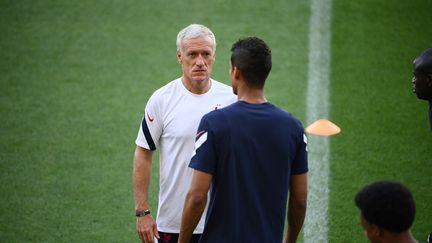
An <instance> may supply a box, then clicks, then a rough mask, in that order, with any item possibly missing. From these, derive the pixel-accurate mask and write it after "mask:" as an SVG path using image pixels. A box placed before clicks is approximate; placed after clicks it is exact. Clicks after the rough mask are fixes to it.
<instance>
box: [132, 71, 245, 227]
mask: <svg viewBox="0 0 432 243" xmlns="http://www.w3.org/2000/svg"><path fill="white" fill-rule="evenodd" d="M211 83H212V84H211V88H210V90H209V91H207V92H206V93H204V94H200V95H198V94H194V93H191V92H189V91H188V90H187V89H186V88H185V87H184V85H183V83H182V81H181V78H178V79H176V80H173V81H171V82H169V83H168V84H167V85H165V86H163V87H162V88H160V89H158V90H156V91H155V92H154V93H153V95H152V96H151V97H150V99H149V100H148V102H147V105H146V108H145V112H144V118H143V121H142V123H141V127H140V129H139V132H138V136H137V139H136V141H135V143H136V144H137V145H138V146H140V147H142V148H145V149H149V150H155V149H157V148H159V149H160V157H159V162H160V167H159V173H160V175H159V207H158V214H157V219H156V223H157V226H158V230H159V231H162V232H167V233H179V232H180V225H181V216H182V212H183V205H184V200H185V196H186V193H187V191H188V189H189V186H190V183H191V180H192V171H193V170H192V169H191V168H189V167H188V166H189V162H190V159H191V155H192V152H193V150H194V144H195V134H196V132H197V128H198V125H199V122H200V120H201V118H202V116H203V115H204V114H206V113H208V112H210V111H212V110H214V109H220V108H222V107H225V106H227V105H230V104H232V103H234V102H235V101H237V96H235V95H234V94H233V91H232V88H231V87H230V86H228V85H225V84H223V83H220V82H217V81H215V80H213V79H212V80H211ZM206 211H207V209H206ZM206 211H204V213H203V217H202V218H201V220H200V222H199V224H198V225H197V227H196V229H195V231H194V233H202V231H203V229H204V219H205V214H206Z"/></svg>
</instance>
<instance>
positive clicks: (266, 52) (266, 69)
mask: <svg viewBox="0 0 432 243" xmlns="http://www.w3.org/2000/svg"><path fill="white" fill-rule="evenodd" d="M231 52H232V54H231V65H232V66H233V67H237V69H239V70H240V71H241V72H242V74H243V76H244V78H245V79H246V81H247V83H248V85H249V86H251V87H255V88H262V87H263V86H264V83H265V80H266V78H267V76H268V74H269V73H270V70H271V68H272V59H271V49H270V47H269V46H268V45H267V44H266V43H265V42H264V41H263V40H261V39H260V38H258V37H246V38H243V39H240V40H238V41H237V42H236V43H234V44H233V46H232V48H231Z"/></svg>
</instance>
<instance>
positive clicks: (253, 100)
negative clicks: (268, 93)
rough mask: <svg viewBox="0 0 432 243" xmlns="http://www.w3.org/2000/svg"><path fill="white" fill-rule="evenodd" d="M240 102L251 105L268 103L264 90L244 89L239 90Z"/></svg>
mask: <svg viewBox="0 0 432 243" xmlns="http://www.w3.org/2000/svg"><path fill="white" fill-rule="evenodd" d="M237 97H238V100H241V101H245V102H247V103H250V104H261V103H265V102H267V99H266V97H265V95H264V90H262V89H244V90H239V92H238V95H237Z"/></svg>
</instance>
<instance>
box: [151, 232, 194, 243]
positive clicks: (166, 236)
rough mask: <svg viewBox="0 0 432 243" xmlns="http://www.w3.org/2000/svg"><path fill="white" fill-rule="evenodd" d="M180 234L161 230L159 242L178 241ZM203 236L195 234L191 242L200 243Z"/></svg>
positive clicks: (175, 242)
mask: <svg viewBox="0 0 432 243" xmlns="http://www.w3.org/2000/svg"><path fill="white" fill-rule="evenodd" d="M178 238H179V234H176V233H164V232H160V231H159V240H158V243H177V242H178ZM200 238H201V234H193V235H192V239H191V241H190V243H198V241H199V239H200Z"/></svg>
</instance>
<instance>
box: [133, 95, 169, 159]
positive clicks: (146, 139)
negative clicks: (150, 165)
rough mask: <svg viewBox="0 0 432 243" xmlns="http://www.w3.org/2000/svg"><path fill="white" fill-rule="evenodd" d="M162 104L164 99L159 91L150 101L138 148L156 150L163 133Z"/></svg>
mask: <svg viewBox="0 0 432 243" xmlns="http://www.w3.org/2000/svg"><path fill="white" fill-rule="evenodd" d="M162 102H163V99H162V97H161V96H160V95H159V92H157V91H156V92H155V93H153V95H152V96H151V97H150V99H149V100H148V102H147V105H146V108H145V110H144V116H143V119H142V121H141V126H140V128H139V131H138V136H137V138H136V140H135V143H136V145H137V146H139V147H142V148H145V149H148V150H152V151H153V150H156V146H157V145H158V144H159V138H160V137H161V136H162V131H163V115H162V106H163V103H162Z"/></svg>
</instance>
